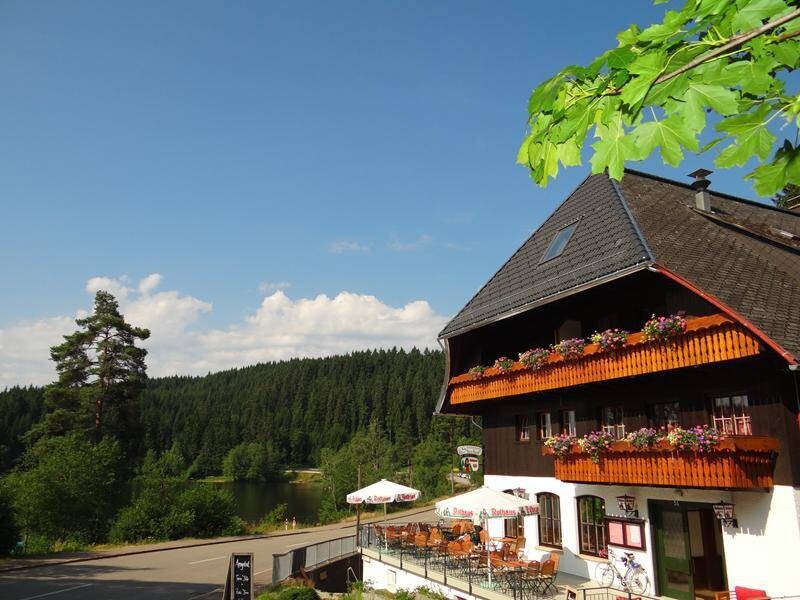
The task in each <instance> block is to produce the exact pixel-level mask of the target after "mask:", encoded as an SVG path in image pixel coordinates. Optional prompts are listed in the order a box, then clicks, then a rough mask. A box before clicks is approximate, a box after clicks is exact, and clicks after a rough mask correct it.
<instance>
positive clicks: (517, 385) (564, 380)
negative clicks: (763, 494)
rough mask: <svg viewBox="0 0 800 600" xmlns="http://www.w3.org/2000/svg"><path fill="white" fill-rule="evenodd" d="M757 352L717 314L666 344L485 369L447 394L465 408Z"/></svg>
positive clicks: (634, 339) (635, 340)
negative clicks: (470, 404)
mask: <svg viewBox="0 0 800 600" xmlns="http://www.w3.org/2000/svg"><path fill="white" fill-rule="evenodd" d="M761 351H762V347H761V344H760V342H759V340H758V338H757V337H756V336H755V335H754V334H753V333H751V332H750V331H749V330H747V329H746V328H744V327H743V326H742V325H741V324H739V323H737V322H735V321H733V319H731V318H730V317H727V316H725V315H722V314H716V315H710V316H706V317H696V318H693V319H687V327H686V332H685V333H683V334H681V335H678V336H676V337H674V338H672V339H670V340H668V341H666V342H648V341H646V340H645V339H644V334H642V333H641V332H639V333H633V334H631V335H630V336H628V339H627V342H626V344H625V346H623V347H622V348H620V349H619V350H614V351H606V352H604V351H601V349H600V348H599V346H598V344H588V345H587V346H586V348H585V349H584V353H583V355H582V356H580V357H578V358H574V359H569V360H565V359H564V358H563V357H561V356H558V355H552V356H550V357H549V358H548V359H547V362H546V363H545V364H544V365H543V366H542V367H541V368H540V369H539V370H536V371H533V370H531V369H527V368H525V367H524V366H523V365H521V364H520V363H515V364H514V366H512V367H511V369H510V370H508V371H506V372H504V373H500V372H498V371H497V370H496V369H486V371H485V372H484V374H483V376H482V377H481V378H480V379H475V378H474V377H473V376H472V375H469V374H465V375H458V376H456V377H453V378H452V379H451V380H450V385H449V390H448V394H449V396H450V403H451V404H464V403H468V402H477V401H479V400H489V399H492V398H502V397H505V396H515V395H518V394H529V393H532V392H541V391H545V390H552V389H559V388H566V387H571V386H575V385H582V384H586V383H594V382H598V381H608V380H611V379H619V378H622V377H632V376H636V375H644V374H648V373H657V372H660V371H668V370H672V369H680V368H683V367H692V366H697V365H703V364H709V363H717V362H723V361H728V360H734V359H738V358H745V357H748V356H755V355H757V354H759V353H760V352H761Z"/></svg>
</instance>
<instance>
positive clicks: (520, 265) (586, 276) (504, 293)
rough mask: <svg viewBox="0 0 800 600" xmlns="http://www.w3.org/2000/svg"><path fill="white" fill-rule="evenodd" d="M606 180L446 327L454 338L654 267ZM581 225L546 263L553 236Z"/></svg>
mask: <svg viewBox="0 0 800 600" xmlns="http://www.w3.org/2000/svg"><path fill="white" fill-rule="evenodd" d="M615 185H616V184H615V183H614V182H612V181H611V180H610V179H609V178H608V177H606V176H598V175H595V176H592V177H588V178H587V179H586V180H585V181H584V182H583V183H582V184H581V185H580V186H578V188H577V189H576V190H575V191H574V192H572V194H570V196H569V197H568V198H567V199H566V200H565V201H564V202H563V203H562V204H561V206H559V207H558V208H557V209H556V210H555V212H554V213H553V214H552V215H550V217H548V218H547V220H546V221H545V222H544V223H542V226H541V227H539V229H537V230H536V231H535V232H534V233H533V235H532V236H531V237H530V238H528V240H527V241H526V242H525V243H524V244H522V246H521V247H520V248H519V250H517V251H516V252H515V253H514V255H513V256H512V257H511V258H509V259H508V261H507V262H506V264H504V265H503V266H502V267H500V270H499V271H497V273H495V275H494V277H492V278H491V279H490V280H489V281H488V282H487V283H486V285H484V286H483V287H482V288H481V289H480V290H479V291H478V293H477V294H475V296H474V297H473V298H472V300H470V301H469V302H468V303H467V305H466V306H465V307H464V308H462V309H461V311H460V312H459V313H458V314H457V315H456V316H455V317H453V319H452V320H451V321H450V322H449V323H448V324H447V325H446V326H445V328H444V329H443V330H442V332H441V333H440V334H439V335H440V337H450V336H452V335H455V334H457V333H460V332H462V331H466V330H468V329H472V328H473V327H475V326H477V325H481V324H483V323H486V322H487V321H491V320H493V319H496V318H499V317H506V316H509V315H512V314H515V313H517V312H520V311H523V310H526V309H528V308H531V307H532V306H534V305H535V304H537V303H541V302H542V301H543V300H545V299H547V298H551V297H553V296H554V295H556V294H561V293H563V292H565V291H567V290H570V289H575V288H579V287H581V286H583V285H586V284H589V283H591V282H595V281H597V280H601V279H603V278H605V277H608V276H610V275H613V274H616V273H619V272H620V271H625V270H626V269H629V268H631V267H634V266H635V265H646V264H648V263H649V255H648V251H647V247H646V246H645V245H644V243H643V242H642V239H641V237H640V236H639V235H638V233H637V232H636V228H635V227H634V225H633V223H632V221H631V218H630V215H629V214H628V211H627V209H626V208H625V205H624V204H623V202H622V200H621V199H620V197H619V193H618V192H617V190H616V189H615ZM576 220H577V221H578V226H577V227H576V228H575V231H574V233H573V234H572V237H571V238H570V240H569V243H567V246H566V248H565V249H564V252H563V253H562V254H561V255H560V256H558V257H556V258H554V259H552V260H549V261H547V262H544V263H542V262H540V261H541V259H542V256H544V253H545V251H546V250H547V247H548V246H549V244H550V241H551V240H552V239H553V236H554V235H555V234H556V233H557V232H558V231H559V230H560V229H562V228H563V227H566V226H567V225H569V224H570V223H574V222H575V221H576Z"/></svg>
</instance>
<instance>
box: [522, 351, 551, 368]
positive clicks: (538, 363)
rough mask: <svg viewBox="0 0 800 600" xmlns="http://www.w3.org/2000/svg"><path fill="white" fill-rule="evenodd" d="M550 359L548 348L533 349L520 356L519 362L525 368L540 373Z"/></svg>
mask: <svg viewBox="0 0 800 600" xmlns="http://www.w3.org/2000/svg"><path fill="white" fill-rule="evenodd" d="M549 357H550V350H548V349H547V348H532V349H530V350H527V351H525V352H523V353H522V354H520V355H519V362H520V364H522V366H523V367H526V368H528V369H531V370H532V371H538V370H539V369H541V368H542V367H543V366H544V364H545V363H546V362H547V359H548V358H549Z"/></svg>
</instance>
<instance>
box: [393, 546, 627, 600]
mask: <svg viewBox="0 0 800 600" xmlns="http://www.w3.org/2000/svg"><path fill="white" fill-rule="evenodd" d="M400 568H401V569H402V568H403V540H402V539H401V540H400ZM628 600H630V598H628Z"/></svg>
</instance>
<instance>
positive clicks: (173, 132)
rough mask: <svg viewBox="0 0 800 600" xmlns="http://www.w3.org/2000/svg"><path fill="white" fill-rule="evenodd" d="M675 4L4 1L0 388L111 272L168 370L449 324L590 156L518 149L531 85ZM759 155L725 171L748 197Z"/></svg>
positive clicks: (392, 338)
mask: <svg viewBox="0 0 800 600" xmlns="http://www.w3.org/2000/svg"><path fill="white" fill-rule="evenodd" d="M667 6H669V5H667ZM664 10H665V8H664V5H661V6H655V7H654V6H652V5H651V4H650V3H648V2H646V1H641V0H627V1H621V0H616V1H607V2H597V1H596V0H595V1H591V0H590V1H582V2H581V1H576V2H573V3H570V5H569V9H567V8H566V7H565V5H564V3H559V2H546V3H545V2H524V3H523V2H511V1H508V2H502V3H489V2H477V1H456V0H444V1H441V2H435V3H434V2H402V3H390V2H366V1H362V2H345V1H337V2H309V1H300V2H268V1H258V2H255V1H250V2H248V1H241V2H236V3H226V2H202V1H195V0H192V1H178V0H175V1H171V2H156V1H145V0H139V1H137V2H128V3H107V2H101V1H95V2H91V1H81V0H73V1H72V2H68V3H67V2H59V1H57V0H52V1H47V0H37V1H35V2H30V1H23V0H18V1H14V0H6V1H5V2H2V3H0V81H3V83H4V85H3V91H2V93H0V130H2V131H3V136H2V140H0V231H2V237H1V238H0V239H2V244H3V251H2V253H0V389H2V388H3V387H4V386H9V385H14V384H29V383H35V384H42V383H46V382H48V381H51V380H52V379H53V377H54V370H53V367H52V364H51V363H50V362H49V360H48V359H49V353H48V348H49V346H51V345H53V344H55V343H57V342H58V341H59V340H60V336H62V335H64V334H66V333H69V332H70V331H72V330H74V329H75V327H74V322H73V320H74V318H75V317H76V316H80V315H81V314H85V311H87V310H89V309H90V308H91V301H92V296H93V294H94V292H95V291H97V290H98V289H106V290H108V291H111V292H112V293H114V294H115V295H116V296H117V298H118V299H119V301H120V305H121V308H122V310H123V311H124V312H125V314H126V316H127V318H128V320H129V321H131V322H132V323H134V324H136V325H141V326H146V327H149V328H150V329H151V330H152V337H151V339H150V340H148V342H147V343H146V347H147V348H148V350H149V352H150V356H149V358H148V366H149V373H150V374H151V375H156V376H157V375H167V374H174V373H179V374H202V373H206V372H208V371H216V370H220V369H226V368H231V367H235V366H241V365H246V364H252V363H255V362H259V361H266V360H279V359H283V358H288V357H292V356H323V355H327V354H334V353H343V352H348V351H351V350H356V349H362V348H372V347H391V346H402V347H406V348H410V347H412V346H417V347H429V348H436V347H438V346H437V343H436V334H437V333H438V331H439V330H440V329H441V328H442V326H443V325H444V324H445V323H446V321H447V320H448V318H449V317H451V316H453V315H454V314H455V313H456V312H457V311H458V310H459V309H460V308H461V307H462V306H463V305H464V304H465V303H466V302H467V301H468V300H469V298H470V297H471V296H472V294H473V293H474V292H475V291H476V290H477V289H478V288H479V287H480V286H481V285H482V284H483V283H484V282H485V281H486V280H487V279H488V278H489V277H490V276H491V275H492V274H493V273H494V272H495V271H496V270H497V268H499V266H500V265H501V264H502V263H503V262H504V261H505V259H506V258H507V257H508V256H509V255H511V254H512V253H513V251H514V250H515V249H516V248H517V247H518V246H519V245H520V244H521V243H523V242H524V240H525V239H526V238H527V237H528V236H529V235H530V234H531V233H532V232H533V231H534V230H535V229H536V227H537V226H538V225H539V224H540V223H541V222H542V220H543V219H544V218H545V217H546V216H547V215H548V214H549V213H550V212H551V211H552V210H553V209H554V208H555V206H556V205H557V204H558V203H559V202H560V201H561V200H562V199H563V198H564V197H565V196H566V195H567V194H568V193H569V192H570V191H571V190H572V189H573V188H574V187H575V186H576V185H577V184H578V183H580V181H581V180H582V179H583V178H584V177H585V176H586V175H587V173H588V166H586V165H585V166H583V167H577V168H572V169H570V170H567V171H563V172H562V174H561V175H560V176H559V178H558V179H557V181H555V182H554V183H552V184H551V185H550V186H548V187H547V188H546V189H542V188H539V187H537V186H536V185H535V184H534V183H533V182H532V181H531V180H530V179H529V177H528V175H527V173H526V171H525V169H524V168H522V167H520V166H517V165H515V156H516V151H517V148H518V145H519V143H520V141H521V139H522V137H523V134H524V131H525V124H526V118H527V114H526V110H525V109H526V104H527V99H528V96H529V94H530V91H531V89H532V88H533V87H535V86H536V85H537V84H538V83H540V82H541V81H543V80H544V79H546V78H548V77H549V76H551V75H552V74H554V73H555V72H557V71H558V70H559V69H561V68H563V67H564V66H566V65H569V64H572V63H583V64H585V63H588V62H590V61H591V60H592V59H593V58H594V57H595V56H597V55H598V54H600V53H602V52H603V51H604V50H606V49H608V48H610V47H613V46H614V45H615V40H614V36H615V34H616V33H617V32H618V31H621V30H623V29H625V28H626V27H627V26H628V25H629V24H630V23H632V22H636V23H639V24H640V25H647V24H649V23H652V22H654V21H657V20H660V18H661V15H662V14H663V11H664ZM710 162H711V158H710V157H704V156H700V157H697V156H689V157H687V160H686V162H685V163H684V164H683V165H682V166H681V167H680V168H679V169H672V168H668V167H665V166H664V165H663V164H661V162H660V160H659V159H658V158H655V159H651V160H648V161H646V162H645V163H642V164H641V165H639V168H641V169H644V170H648V171H651V172H655V173H658V174H661V175H665V176H668V177H673V178H676V179H684V178H685V175H686V173H688V172H690V171H692V170H694V169H696V168H698V167H701V166H704V167H710V166H711V165H710ZM744 172H745V171H741V170H732V171H730V172H726V173H718V174H714V175H713V176H712V181H713V184H712V187H713V188H714V189H716V190H719V191H726V192H729V193H734V194H739V195H743V196H745V197H751V198H752V197H754V196H753V192H752V189H751V187H750V185H749V184H747V183H743V182H742V174H743V173H744Z"/></svg>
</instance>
